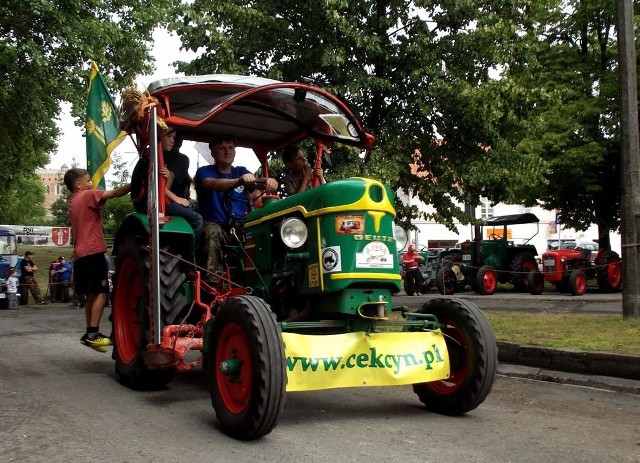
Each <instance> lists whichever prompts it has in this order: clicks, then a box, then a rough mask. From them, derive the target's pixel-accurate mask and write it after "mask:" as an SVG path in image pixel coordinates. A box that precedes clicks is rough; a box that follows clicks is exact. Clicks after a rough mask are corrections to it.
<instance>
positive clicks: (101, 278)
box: [73, 252, 109, 295]
mask: <svg viewBox="0 0 640 463" xmlns="http://www.w3.org/2000/svg"><path fill="white" fill-rule="evenodd" d="M73 279H74V282H75V283H74V286H73V288H74V290H75V292H76V293H77V294H82V295H88V294H99V293H108V292H109V267H108V266H107V259H105V255H104V253H102V252H101V253H99V254H91V255H89V256H85V257H81V258H80V259H78V260H76V261H75V262H74V263H73Z"/></svg>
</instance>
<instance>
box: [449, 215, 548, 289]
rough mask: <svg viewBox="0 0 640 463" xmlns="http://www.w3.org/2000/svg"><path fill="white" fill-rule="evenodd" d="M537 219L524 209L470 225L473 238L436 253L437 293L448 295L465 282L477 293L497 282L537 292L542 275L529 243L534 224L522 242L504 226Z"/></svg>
mask: <svg viewBox="0 0 640 463" xmlns="http://www.w3.org/2000/svg"><path fill="white" fill-rule="evenodd" d="M538 222H539V220H538V217H536V216H535V215H534V214H531V213H525V214H513V215H503V216H495V217H491V218H488V219H487V220H485V221H484V223H482V224H481V225H476V226H474V237H473V240H471V241H465V242H463V243H460V247H459V248H458V247H456V248H449V249H446V250H444V251H442V252H441V253H440V255H439V257H438V265H437V267H438V270H437V274H436V285H437V287H438V291H440V294H446V295H451V294H454V293H455V292H456V291H462V290H464V288H465V286H467V285H468V286H471V288H472V289H473V290H474V291H476V292H478V293H480V294H493V293H494V291H495V290H496V286H497V284H498V283H511V284H513V287H514V289H515V290H516V291H521V292H526V291H528V292H530V293H531V294H541V293H542V291H543V289H544V277H543V276H542V273H541V272H540V271H539V270H538V263H537V262H536V255H537V254H538V252H537V251H536V247H535V246H534V245H532V244H529V242H530V241H531V239H533V237H534V236H535V235H537V234H538V227H536V233H534V234H533V235H532V236H530V237H528V238H526V239H525V241H524V243H523V244H515V243H514V242H513V241H512V240H511V239H510V238H509V228H508V227H509V226H513V225H522V224H532V223H535V224H536V225H538ZM497 227H500V228H497ZM483 232H485V233H486V235H487V236H486V239H485V237H484V235H483Z"/></svg>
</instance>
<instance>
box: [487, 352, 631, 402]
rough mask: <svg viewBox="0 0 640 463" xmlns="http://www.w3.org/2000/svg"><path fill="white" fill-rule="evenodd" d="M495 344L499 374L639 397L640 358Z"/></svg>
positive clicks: (605, 353)
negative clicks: (607, 390)
mask: <svg viewBox="0 0 640 463" xmlns="http://www.w3.org/2000/svg"><path fill="white" fill-rule="evenodd" d="M496 344H497V346H498V361H499V362H500V364H499V367H498V373H500V374H503V375H506V376H517V377H523V378H530V379H538V380H542V381H552V382H558V383H567V384H579V385H582V386H590V387H598V388H605V389H609V390H614V391H619V392H629V393H632V394H637V395H640V356H637V355H628V354H613V353H608V352H586V351H580V350H563V349H553V348H548V347H538V346H528V345H519V344H515V343H511V342H497V343H496Z"/></svg>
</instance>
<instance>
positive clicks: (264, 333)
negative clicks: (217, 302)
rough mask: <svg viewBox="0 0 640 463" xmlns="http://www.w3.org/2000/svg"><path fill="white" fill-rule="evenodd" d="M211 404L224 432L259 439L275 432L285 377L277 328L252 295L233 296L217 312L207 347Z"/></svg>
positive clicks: (273, 319) (283, 358) (243, 437)
mask: <svg viewBox="0 0 640 463" xmlns="http://www.w3.org/2000/svg"><path fill="white" fill-rule="evenodd" d="M207 351H208V354H207V356H206V358H207V360H206V362H207V365H206V369H207V373H208V374H207V376H208V378H209V391H210V393H211V403H212V404H213V408H214V410H215V412H216V417H217V418H218V421H219V423H220V427H221V428H222V430H223V431H224V432H225V433H226V434H228V435H230V436H232V437H235V438H237V439H242V440H251V439H258V438H259V437H262V436H264V435H266V434H269V433H270V432H271V431H272V430H273V428H274V427H275V425H276V423H277V420H278V416H279V414H280V411H281V410H282V407H283V405H284V401H285V389H286V385H287V375H286V371H285V355H284V344H283V342H282V337H281V335H280V328H279V326H278V324H277V323H276V319H275V316H274V314H273V312H271V310H269V307H268V306H267V305H266V304H265V303H264V302H263V301H262V299H259V298H257V297H255V296H240V297H233V298H230V299H229V300H227V301H226V302H225V303H224V304H223V305H222V306H221V307H220V309H219V310H218V312H217V314H216V316H215V319H214V320H213V327H212V329H211V334H210V336H209V339H208V342H207Z"/></svg>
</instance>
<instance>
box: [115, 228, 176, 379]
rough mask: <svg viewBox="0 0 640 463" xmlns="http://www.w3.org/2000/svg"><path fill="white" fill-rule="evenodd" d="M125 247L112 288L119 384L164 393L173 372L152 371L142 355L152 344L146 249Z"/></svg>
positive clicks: (168, 370) (137, 245) (127, 244)
mask: <svg viewBox="0 0 640 463" xmlns="http://www.w3.org/2000/svg"><path fill="white" fill-rule="evenodd" d="M140 241H141V240H138V243H136V242H135V241H133V240H132V241H128V242H126V243H124V244H123V245H122V247H121V249H120V252H119V254H118V259H117V270H116V273H115V278H114V280H115V282H114V288H113V334H114V349H113V357H114V358H115V361H116V374H117V375H118V378H119V379H120V382H121V383H122V384H124V385H126V386H128V387H130V388H132V389H136V390H153V389H162V388H163V387H165V386H166V385H167V384H169V383H170V382H171V380H172V379H173V376H174V369H173V368H167V369H149V367H148V366H147V365H146V364H145V362H144V359H143V355H144V353H145V352H146V351H147V345H148V344H149V342H151V332H150V322H149V291H148V289H147V288H148V286H147V285H148V281H149V269H148V259H147V255H148V251H147V248H146V246H145V245H143V244H140Z"/></svg>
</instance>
